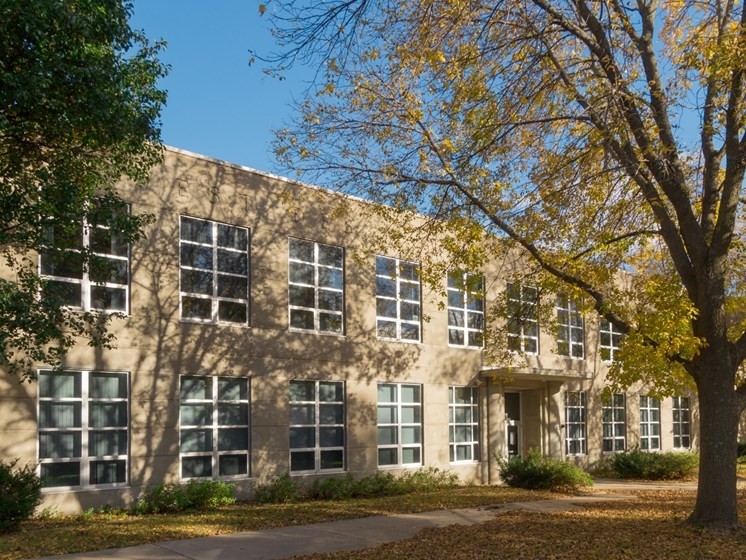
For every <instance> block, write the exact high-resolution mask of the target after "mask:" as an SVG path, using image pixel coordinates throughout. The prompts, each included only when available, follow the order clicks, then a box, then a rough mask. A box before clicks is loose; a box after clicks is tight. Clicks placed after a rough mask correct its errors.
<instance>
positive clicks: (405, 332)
mask: <svg viewBox="0 0 746 560" xmlns="http://www.w3.org/2000/svg"><path fill="white" fill-rule="evenodd" d="M401 337H402V339H403V340H419V339H420V326H419V325H411V324H407V323H402V326H401Z"/></svg>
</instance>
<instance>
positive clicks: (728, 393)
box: [688, 351, 740, 529]
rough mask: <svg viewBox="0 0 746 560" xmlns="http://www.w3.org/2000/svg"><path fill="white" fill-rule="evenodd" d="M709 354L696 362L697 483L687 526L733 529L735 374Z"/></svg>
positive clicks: (735, 511) (735, 509)
mask: <svg viewBox="0 0 746 560" xmlns="http://www.w3.org/2000/svg"><path fill="white" fill-rule="evenodd" d="M708 354H711V353H710V352H706V351H705V352H703V354H702V355H701V356H700V357H699V360H698V361H699V364H698V366H699V368H700V375H699V376H698V378H699V383H698V387H697V389H698V392H699V433H700V441H699V453H700V459H699V483H698V487H697V502H696V505H695V507H694V511H693V512H692V514H691V516H690V517H689V519H688V523H690V524H693V525H702V526H707V527H713V528H718V529H732V528H736V527H738V526H739V520H738V501H737V491H736V459H737V455H738V452H737V441H738V419H739V413H740V409H739V406H738V398H737V395H736V392H735V390H734V386H733V384H734V377H735V376H734V373H733V372H731V371H728V370H729V369H730V367H729V366H728V365H727V364H724V363H723V362H724V361H725V360H723V359H722V357H721V358H720V359H718V358H717V357H715V356H709V357H708ZM708 358H709V359H708ZM705 368H706V370H705Z"/></svg>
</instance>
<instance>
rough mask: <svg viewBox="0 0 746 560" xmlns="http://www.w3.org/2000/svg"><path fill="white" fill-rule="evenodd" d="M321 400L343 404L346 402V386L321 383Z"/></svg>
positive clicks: (336, 383)
mask: <svg viewBox="0 0 746 560" xmlns="http://www.w3.org/2000/svg"><path fill="white" fill-rule="evenodd" d="M319 400H320V401H323V402H334V401H336V402H342V401H343V400H344V384H343V383H338V382H332V383H330V382H325V381H320V382H319Z"/></svg>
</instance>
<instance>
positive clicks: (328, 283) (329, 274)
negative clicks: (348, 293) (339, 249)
mask: <svg viewBox="0 0 746 560" xmlns="http://www.w3.org/2000/svg"><path fill="white" fill-rule="evenodd" d="M342 285H343V275H342V271H341V270H339V269H336V268H319V286H321V287H323V288H334V289H335V290H341V289H342Z"/></svg>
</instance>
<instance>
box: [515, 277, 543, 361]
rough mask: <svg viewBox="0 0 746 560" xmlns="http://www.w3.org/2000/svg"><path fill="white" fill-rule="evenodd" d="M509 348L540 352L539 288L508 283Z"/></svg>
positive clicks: (531, 352) (532, 352)
mask: <svg viewBox="0 0 746 560" xmlns="http://www.w3.org/2000/svg"><path fill="white" fill-rule="evenodd" d="M507 297H508V301H507V303H508V308H507V311H508V349H509V350H512V351H514V352H524V353H526V354H538V353H539V321H538V319H537V306H538V304H539V290H538V289H536V288H534V287H531V286H523V285H522V284H518V283H515V282H514V283H510V284H508V291H507Z"/></svg>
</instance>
